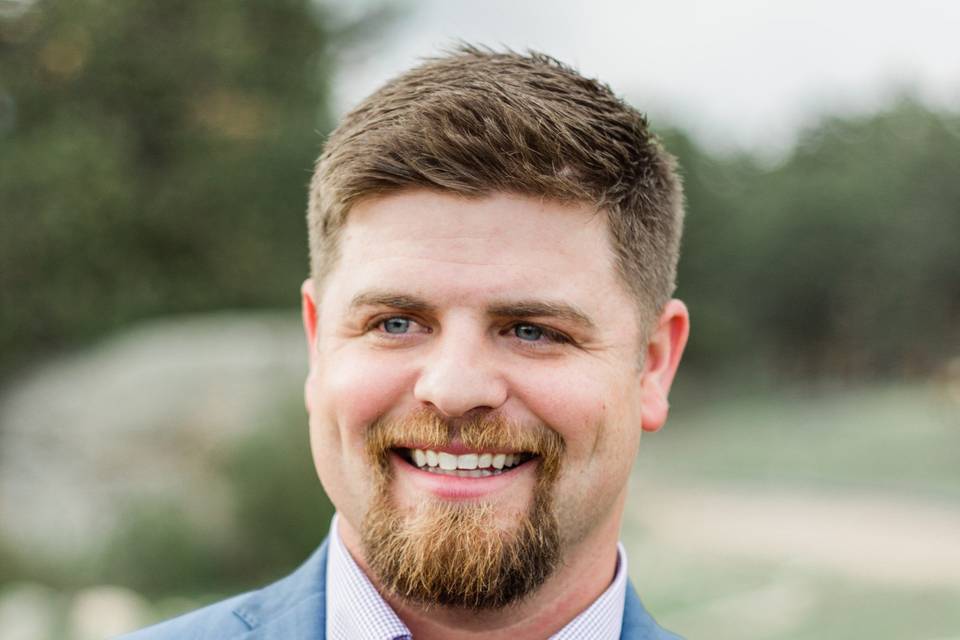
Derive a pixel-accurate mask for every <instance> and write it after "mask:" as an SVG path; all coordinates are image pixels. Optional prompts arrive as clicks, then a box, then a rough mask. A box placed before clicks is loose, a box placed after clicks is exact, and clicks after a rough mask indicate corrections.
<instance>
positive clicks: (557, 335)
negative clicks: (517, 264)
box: [367, 315, 574, 348]
mask: <svg viewBox="0 0 960 640" xmlns="http://www.w3.org/2000/svg"><path fill="white" fill-rule="evenodd" d="M400 318H402V319H404V320H408V321H410V322H413V323H416V324H418V325H420V326H422V327H424V328H425V329H426V332H425V333H432V332H433V330H432V329H430V328H429V327H427V326H426V325H424V324H423V323H422V322H419V321H417V319H416V318H411V317H410V316H403V315H389V316H380V317H378V318H375V319H373V320H372V321H371V322H370V323H369V324H368V325H367V331H372V330H375V329H377V330H378V333H379V334H380V335H381V336H385V337H387V338H388V339H391V340H399V339H402V337H403V336H406V335H409V334H405V333H397V334H391V333H388V332H387V331H386V330H384V328H383V325H384V323H386V322H387V321H388V320H395V319H400ZM517 327H536V328H537V329H539V330H540V332H541V333H542V334H543V337H544V338H546V339H547V341H548V342H550V343H553V344H574V341H573V340H572V339H571V338H570V336H568V335H566V334H564V333H561V332H560V331H557V330H556V329H551V328H550V327H545V326H543V325H541V324H537V323H535V322H514V323H513V324H511V325H509V326H507V327H506V328H505V329H504V330H503V331H501V332H500V335H506V334H508V333H511V332H513V331H515V330H516V329H517ZM514 337H515V338H516V339H517V341H518V342H522V343H524V344H525V345H526V346H528V347H530V348H536V345H538V344H540V342H531V341H530V340H521V339H520V338H519V337H518V336H516V335H514Z"/></svg>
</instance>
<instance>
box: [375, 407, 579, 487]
mask: <svg viewBox="0 0 960 640" xmlns="http://www.w3.org/2000/svg"><path fill="white" fill-rule="evenodd" d="M455 440H456V441H459V443H461V444H462V445H463V446H465V447H467V448H469V449H475V450H478V451H497V450H506V451H518V452H525V453H531V454H533V455H535V456H538V457H539V458H540V466H539V468H538V475H540V476H541V478H554V477H556V475H557V474H558V473H559V471H560V462H561V459H562V457H563V453H564V451H565V448H566V445H565V442H564V440H563V437H562V436H561V435H560V434H559V433H557V432H556V431H554V430H553V429H551V428H550V427H548V426H547V425H545V424H543V423H539V422H537V423H533V424H521V423H520V422H518V421H514V420H507V419H506V418H504V416H503V415H502V414H500V413H496V412H488V413H482V414H477V415H474V416H469V417H463V418H456V419H453V420H449V419H446V418H444V417H442V416H440V415H438V414H437V413H436V412H434V411H431V410H429V409H426V408H423V409H418V410H416V411H413V412H412V413H409V414H407V415H405V416H403V417H401V418H394V419H387V418H384V417H381V418H378V419H377V420H375V421H374V422H373V424H371V426H370V428H369V429H368V431H367V433H366V438H365V449H366V453H367V456H368V457H369V459H370V460H371V461H372V462H373V463H374V464H375V465H377V466H378V467H379V468H380V469H381V470H382V471H383V472H385V473H386V472H388V470H389V464H390V463H389V453H390V450H391V449H394V448H397V447H408V446H411V445H416V446H417V447H422V448H427V449H440V448H443V447H445V446H448V445H450V444H451V443H452V442H454V441H455Z"/></svg>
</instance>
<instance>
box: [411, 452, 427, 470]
mask: <svg viewBox="0 0 960 640" xmlns="http://www.w3.org/2000/svg"><path fill="white" fill-rule="evenodd" d="M413 461H414V462H415V463H417V466H418V467H425V466H427V454H425V453H424V452H423V450H422V449H414V450H413Z"/></svg>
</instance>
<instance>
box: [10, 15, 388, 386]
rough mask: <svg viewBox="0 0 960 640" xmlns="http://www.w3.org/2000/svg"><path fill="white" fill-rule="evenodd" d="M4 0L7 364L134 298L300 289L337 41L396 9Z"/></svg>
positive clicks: (284, 299) (99, 327)
mask: <svg viewBox="0 0 960 640" xmlns="http://www.w3.org/2000/svg"><path fill="white" fill-rule="evenodd" d="M0 9H2V11H0V203H2V204H0V206H2V213H0V216H2V232H0V308H2V315H0V318H2V320H0V353H2V354H3V358H2V362H3V363H4V364H3V365H0V374H3V373H7V374H9V372H10V371H11V367H12V366H13V365H14V364H17V363H20V362H23V361H24V359H25V358H26V357H27V356H28V355H29V356H32V355H36V354H38V353H40V352H43V351H50V350H56V349H58V348H61V347H63V346H65V345H69V344H71V343H75V342H77V341H79V340H83V339H89V338H91V337H93V336H96V335H101V334H103V333H105V332H107V331H109V330H111V329H113V328H115V327H117V326H119V325H121V324H124V323H127V322H129V321H131V320H133V319H136V318H139V317H144V316H149V315H154V314H160V313H172V312H190V311H200V310H205V309H213V308H224V307H233V308H244V307H253V306H257V307H264V306H295V305H296V304H297V299H298V291H297V283H298V282H299V280H300V279H301V278H303V277H304V275H305V274H306V273H307V268H308V262H307V251H306V234H305V232H304V215H303V214H304V211H305V201H306V184H307V182H308V180H309V176H310V173H311V169H312V164H313V162H314V159H315V158H316V156H317V153H318V151H319V148H320V145H321V142H322V133H323V132H326V131H327V130H328V129H329V127H330V120H331V118H330V113H329V107H328V102H329V101H328V92H329V84H330V77H331V73H332V69H333V65H334V62H335V57H336V55H335V54H336V52H337V51H338V50H340V49H341V48H343V47H344V46H345V45H347V44H349V43H351V42H353V41H354V40H356V39H357V38H358V37H360V38H362V37H364V36H365V35H366V34H367V33H368V32H369V31H370V30H371V29H372V28H375V26H376V25H379V24H381V23H382V22H383V19H384V18H385V17H388V16H387V15H386V12H385V11H383V10H375V11H374V12H372V13H369V14H367V15H365V16H362V17H361V18H359V19H358V20H356V21H355V22H351V23H347V22H345V21H343V20H338V19H337V17H336V16H335V15H334V14H333V12H332V10H331V9H329V8H326V7H325V6H324V5H322V4H319V3H316V2H312V1H311V0H250V1H248V2H241V3H236V2H228V1H226V0H211V1H208V2H189V1H187V0H169V1H165V2H143V1H141V0H113V1H110V2H105V1H102V0H76V1H71V2H56V1H55V0H37V1H35V2H26V1H25V0H21V1H19V2H11V0H3V2H2V6H0Z"/></svg>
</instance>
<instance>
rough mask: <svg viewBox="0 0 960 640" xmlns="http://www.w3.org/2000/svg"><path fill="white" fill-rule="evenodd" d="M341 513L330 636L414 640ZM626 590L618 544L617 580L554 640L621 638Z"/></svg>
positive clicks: (330, 581) (333, 532) (330, 568)
mask: <svg viewBox="0 0 960 640" xmlns="http://www.w3.org/2000/svg"><path fill="white" fill-rule="evenodd" d="M338 519H339V516H338V515H334V516H333V521H332V522H331V523H330V551H329V557H328V559H327V638H329V639H330V640H354V639H356V640H412V638H413V636H412V634H411V633H410V629H408V628H407V625H405V624H404V623H403V621H402V620H400V618H399V616H397V614H396V612H394V610H393V609H392V608H391V607H390V605H389V604H387V602H386V601H385V600H384V599H383V597H382V596H381V595H380V593H379V592H377V590H376V588H375V587H374V586H373V584H372V583H371V582H370V579H369V578H367V576H366V574H364V572H363V570H362V569H360V567H359V566H358V565H357V563H356V561H355V560H354V559H353V557H352V556H351V555H350V552H349V551H347V548H346V547H345V546H344V544H343V541H342V540H341V539H340V531H339V529H338ZM626 590H627V552H626V550H624V548H623V545H622V544H619V543H618V544H617V569H616V573H615V574H614V577H613V582H611V583H610V586H609V587H607V590H606V591H604V592H603V593H602V594H600V597H599V598H597V599H596V600H594V601H593V603H591V605H590V606H589V607H587V608H586V609H584V610H583V611H582V612H581V613H580V615H578V616H577V617H576V618H574V619H573V620H571V621H570V622H569V623H567V625H566V626H564V627H563V628H562V629H561V630H560V631H558V632H557V633H555V634H554V635H552V636H550V640H574V639H577V640H582V639H584V638H587V639H591V640H617V639H618V638H619V637H620V631H621V626H622V624H623V605H624V597H625V596H626Z"/></svg>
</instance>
